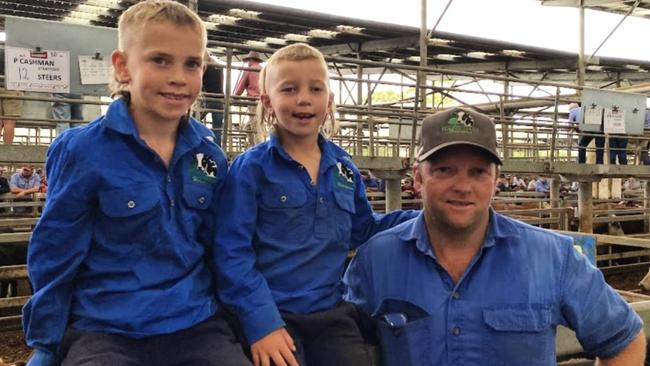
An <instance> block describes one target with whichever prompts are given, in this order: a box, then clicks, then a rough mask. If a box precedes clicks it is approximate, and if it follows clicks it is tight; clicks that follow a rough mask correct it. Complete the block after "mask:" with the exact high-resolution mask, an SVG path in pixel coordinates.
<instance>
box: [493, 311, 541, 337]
mask: <svg viewBox="0 0 650 366" xmlns="http://www.w3.org/2000/svg"><path fill="white" fill-rule="evenodd" d="M483 321H485V324H486V325H487V326H488V327H489V328H491V329H492V330H495V331H497V332H524V333H537V332H543V331H545V330H548V327H549V325H550V322H551V312H550V309H548V308H546V307H517V308H504V309H486V310H483Z"/></svg>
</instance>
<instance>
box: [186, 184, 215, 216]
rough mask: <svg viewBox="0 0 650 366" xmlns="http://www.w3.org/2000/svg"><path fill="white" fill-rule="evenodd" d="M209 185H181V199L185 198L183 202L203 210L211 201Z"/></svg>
mask: <svg viewBox="0 0 650 366" xmlns="http://www.w3.org/2000/svg"><path fill="white" fill-rule="evenodd" d="M209 187H210V188H208V187H206V186H205V185H202V186H200V187H197V186H194V185H191V184H186V185H185V187H183V199H185V203H186V204H187V205H188V206H190V207H192V208H196V209H199V210H204V209H206V208H208V207H210V204H211V203H212V189H211V188H212V186H209Z"/></svg>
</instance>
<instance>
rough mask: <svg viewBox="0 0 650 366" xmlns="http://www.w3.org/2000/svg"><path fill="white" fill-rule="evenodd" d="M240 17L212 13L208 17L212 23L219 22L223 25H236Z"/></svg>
mask: <svg viewBox="0 0 650 366" xmlns="http://www.w3.org/2000/svg"><path fill="white" fill-rule="evenodd" d="M239 19H240V18H237V17H231V16H228V15H222V14H212V15H210V16H209V17H208V20H209V21H211V22H212V23H217V24H222V25H236V24H237V21H238V20H239Z"/></svg>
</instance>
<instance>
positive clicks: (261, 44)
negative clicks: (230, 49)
mask: <svg viewBox="0 0 650 366" xmlns="http://www.w3.org/2000/svg"><path fill="white" fill-rule="evenodd" d="M245 43H246V44H247V45H249V46H253V47H269V45H268V44H267V43H266V42H260V41H253V40H249V41H246V42H245Z"/></svg>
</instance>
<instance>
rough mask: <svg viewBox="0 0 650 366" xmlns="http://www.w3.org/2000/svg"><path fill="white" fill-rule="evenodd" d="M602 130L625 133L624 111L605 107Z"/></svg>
mask: <svg viewBox="0 0 650 366" xmlns="http://www.w3.org/2000/svg"><path fill="white" fill-rule="evenodd" d="M603 121H604V124H603V130H604V131H605V133H625V111H624V110H622V109H616V110H614V109H613V108H605V118H604V120H603Z"/></svg>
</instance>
